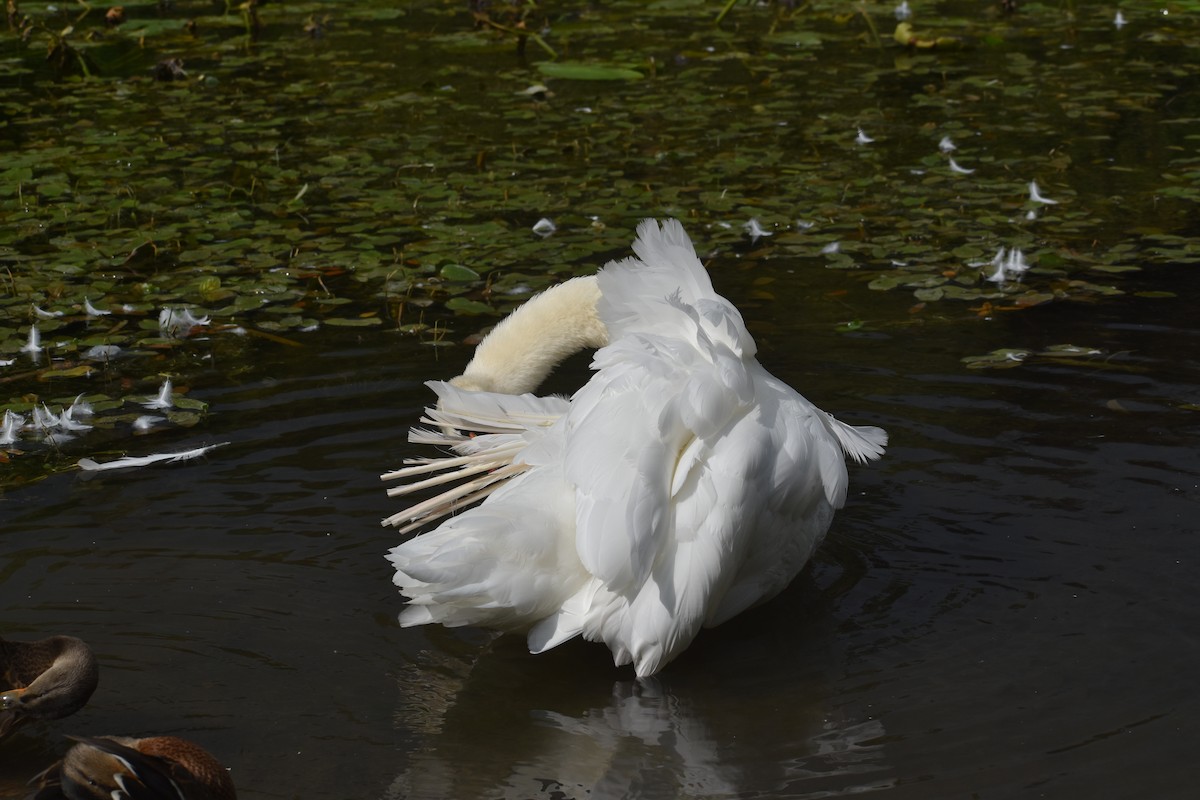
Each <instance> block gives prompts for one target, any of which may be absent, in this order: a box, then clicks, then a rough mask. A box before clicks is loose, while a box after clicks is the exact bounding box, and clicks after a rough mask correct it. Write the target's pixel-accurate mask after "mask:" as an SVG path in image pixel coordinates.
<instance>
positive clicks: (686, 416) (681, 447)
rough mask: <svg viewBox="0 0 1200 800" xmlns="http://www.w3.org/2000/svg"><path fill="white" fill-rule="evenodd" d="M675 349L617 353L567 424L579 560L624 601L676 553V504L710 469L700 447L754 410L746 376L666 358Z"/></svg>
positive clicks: (628, 343) (580, 397)
mask: <svg viewBox="0 0 1200 800" xmlns="http://www.w3.org/2000/svg"><path fill="white" fill-rule="evenodd" d="M674 344H675V343H673V342H669V341H668V342H663V341H658V340H656V339H654V338H653V337H629V338H627V339H625V340H622V341H620V342H617V343H614V344H612V345H609V347H607V348H605V349H604V350H602V351H601V352H600V353H598V354H597V359H596V364H597V366H599V370H598V371H597V373H596V374H595V376H594V377H593V378H592V380H591V381H590V382H589V383H588V385H587V386H585V387H584V388H583V389H581V390H580V391H579V392H578V393H577V394H576V395H575V397H574V398H573V400H572V404H571V409H570V411H568V414H567V418H566V424H567V427H566V437H567V438H566V451H565V456H566V461H565V464H566V475H567V479H568V481H570V482H571V483H572V484H573V485H574V486H575V487H576V523H575V524H576V543H577V546H578V549H579V558H580V560H581V561H582V562H583V564H584V566H585V567H586V568H587V569H588V571H589V572H591V573H592V574H593V575H595V576H596V577H597V578H600V579H601V580H602V581H604V583H605V585H606V586H607V587H608V588H609V589H610V590H612V591H614V592H618V593H619V592H623V591H626V590H629V589H631V588H633V587H637V586H640V585H641V584H642V583H643V582H644V581H645V579H646V577H647V575H648V574H649V572H650V570H651V568H652V567H653V565H654V562H655V560H656V558H657V557H658V554H659V553H660V552H661V551H662V550H663V548H664V547H665V546H666V545H667V542H666V541H665V537H667V536H669V535H670V533H669V532H670V530H671V529H672V528H671V526H672V524H673V522H672V509H671V503H672V498H673V496H674V495H675V493H676V492H677V491H678V489H679V487H680V486H681V485H682V484H683V482H684V481H685V480H686V477H687V474H688V473H689V472H690V471H691V470H693V469H697V468H701V467H702V466H703V464H702V463H701V462H700V461H698V460H697V459H696V457H695V455H694V453H695V452H696V449H695V447H693V443H694V442H696V441H697V440H704V439H707V438H708V437H712V436H717V435H719V431H720V430H721V429H722V428H723V427H724V426H725V425H726V423H727V422H728V421H729V420H730V419H732V418H734V417H735V416H737V415H739V414H741V413H743V412H744V410H745V408H746V403H745V402H744V400H743V397H744V396H745V395H746V394H747V393H748V389H747V387H746V385H745V384H747V383H748V382H749V377H748V376H747V374H746V372H745V370H744V369H743V370H735V369H728V370H722V369H716V368H714V366H713V364H712V363H711V362H710V361H709V360H708V359H707V358H700V359H688V358H681V357H679V355H680V353H679V352H674V353H672V356H674V357H670V358H664V357H663V354H664V351H666V350H669V349H674ZM684 349H686V348H684ZM692 352H693V355H694V354H695V353H696V351H695V350H693V351H692ZM718 360H719V359H718ZM689 361H692V362H693V363H691V364H689ZM697 361H698V362H700V363H695V362H697Z"/></svg>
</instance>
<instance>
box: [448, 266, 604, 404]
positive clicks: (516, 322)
mask: <svg viewBox="0 0 1200 800" xmlns="http://www.w3.org/2000/svg"><path fill="white" fill-rule="evenodd" d="M599 299H600V288H599V286H598V285H597V284H596V276H594V275H591V276H588V277H586V278H573V279H571V280H569V281H567V282H566V283H562V284H559V285H558V286H555V287H553V288H551V289H547V290H546V291H544V292H542V293H541V294H539V295H536V296H535V297H533V298H531V299H530V300H529V301H528V302H527V303H525V304H524V305H523V306H521V307H520V308H518V309H517V310H516V311H514V312H513V313H511V314H509V315H508V317H506V318H505V319H504V320H502V321H501V322H500V324H499V325H497V326H496V327H495V328H494V329H493V330H492V332H491V333H489V334H488V335H487V337H486V338H485V339H484V340H483V341H482V342H480V343H479V346H478V347H476V348H475V356H474V358H472V359H471V363H470V364H467V368H466V369H465V370H463V374H462V375H459V376H458V377H457V378H454V379H453V380H451V381H450V383H452V384H453V385H455V386H457V387H458V388H460V389H468V390H472V391H483V392H499V393H501V394H523V393H524V392H532V391H533V390H535V389H537V387H538V385H539V384H541V382H542V381H543V380H545V379H546V376H547V375H549V374H550V372H551V371H552V370H553V369H554V368H555V367H556V366H558V365H559V364H560V363H562V361H563V360H564V359H566V358H567V357H568V356H572V355H574V354H575V353H577V352H579V351H580V350H583V349H584V348H597V347H603V346H604V345H606V344H608V329H607V328H605V327H604V323H603V322H602V321H601V320H600V317H599V316H597V314H596V302H597V301H598V300H599Z"/></svg>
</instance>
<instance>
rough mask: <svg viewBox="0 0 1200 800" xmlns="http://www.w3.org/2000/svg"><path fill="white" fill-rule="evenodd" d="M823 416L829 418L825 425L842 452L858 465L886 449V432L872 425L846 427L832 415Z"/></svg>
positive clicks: (874, 457)
mask: <svg viewBox="0 0 1200 800" xmlns="http://www.w3.org/2000/svg"><path fill="white" fill-rule="evenodd" d="M825 416H826V417H828V418H829V423H828V425H827V427H828V428H829V431H830V432H831V433H832V434H833V435H834V436H835V437H836V438H837V440H838V444H840V445H841V446H842V451H843V452H845V454H846V455H848V456H849V457H850V458H852V459H854V460H855V461H857V462H858V463H859V464H864V463H866V462H867V461H874V460H875V459H877V458H879V457H880V456H882V455H883V449H884V448H885V447H887V443H888V435H887V431H885V430H884V429H883V428H876V427H874V426H872V425H862V426H854V425H847V424H846V423H844V422H842V421H840V420H838V419H837V418H836V417H834V416H833V415H832V414H829V413H826V414H825Z"/></svg>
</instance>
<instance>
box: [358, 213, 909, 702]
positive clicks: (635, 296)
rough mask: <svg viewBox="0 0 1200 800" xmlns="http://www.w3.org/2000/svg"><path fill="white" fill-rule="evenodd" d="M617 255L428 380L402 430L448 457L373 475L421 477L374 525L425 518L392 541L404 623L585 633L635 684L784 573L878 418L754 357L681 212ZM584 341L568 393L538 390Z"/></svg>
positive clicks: (546, 634)
mask: <svg viewBox="0 0 1200 800" xmlns="http://www.w3.org/2000/svg"><path fill="white" fill-rule="evenodd" d="M632 249H633V253H634V255H633V256H630V257H626V258H624V259H620V260H615V261H611V262H609V263H608V264H606V265H605V266H604V267H603V268H601V269H600V270H599V271H598V272H597V273H596V274H595V275H591V276H584V277H579V278H573V279H571V280H569V281H566V282H565V283H562V284H559V285H558V286H555V287H553V288H551V289H549V290H547V291H545V292H543V293H541V294H539V295H536V296H534V297H532V298H531V299H530V300H529V301H527V302H526V303H525V304H524V305H522V306H520V307H519V308H518V309H517V310H516V311H514V312H513V313H512V314H511V315H509V316H508V317H507V318H505V319H504V320H502V321H501V323H500V324H498V325H497V326H496V327H495V328H494V329H493V330H492V331H491V333H489V334H488V335H487V336H486V337H485V338H484V339H483V340H482V341H481V342H480V344H479V345H478V347H477V348H476V350H475V353H474V355H473V357H472V359H471V361H470V362H469V363H468V364H467V366H466V368H465V369H464V371H463V373H462V374H461V375H459V376H457V377H455V378H453V379H451V380H449V381H430V382H428V383H427V386H428V387H429V388H430V389H431V390H432V391H433V393H434V394H435V395H436V398H437V402H436V404H435V405H431V406H430V407H429V408H427V409H426V410H425V414H424V416H423V417H422V419H421V424H420V425H418V426H414V427H413V428H412V429H411V430H410V434H409V440H410V442H412V443H415V444H421V445H431V446H434V447H436V448H439V449H440V450H441V451H442V453H444V455H440V456H427V457H420V458H410V459H408V460H407V461H406V462H405V464H404V466H402V467H401V468H400V469H397V470H392V471H389V472H387V473H385V474H383V475H382V476H381V477H382V478H383V479H384V480H386V481H393V480H399V481H401V482H402V483H401V484H400V485H399V486H394V487H392V488H390V489H389V490H388V493H389V494H390V495H392V496H397V497H407V496H409V495H412V494H414V493H420V492H424V491H427V490H430V489H437V490H438V493H437V494H435V495H433V496H432V497H429V498H428V499H425V500H423V501H421V502H416V503H413V504H411V505H409V506H408V507H406V508H405V509H403V510H401V511H399V512H398V513H396V514H393V515H391V516H389V517H388V518H386V519H384V520H383V524H384V525H392V526H395V527H397V528H399V529H400V531H401V532H402V533H411V532H413V531H416V530H418V529H419V528H422V527H425V526H426V525H429V524H432V523H434V522H438V521H439V520H441V521H440V522H439V524H438V525H437V526H436V527H435V528H433V529H432V530H427V531H426V532H423V533H420V534H418V535H416V536H413V537H411V538H408V539H407V540H405V541H403V542H402V543H401V544H399V545H398V546H396V547H393V548H392V549H390V550H389V551H388V554H387V558H388V560H389V561H390V563H391V566H392V567H393V568H394V570H395V573H394V578H393V582H394V583H395V585H396V586H397V587H398V588H399V590H400V592H401V594H403V595H404V596H405V597H406V598H407V606H406V608H405V609H404V610H403V611H402V613H401V614H400V616H399V623H400V625H401V626H405V627H407V626H414V625H424V624H431V623H433V624H441V625H445V626H448V627H455V626H464V625H465V626H473V627H482V628H490V629H494V630H499V631H502V632H512V633H520V634H523V635H525V636H526V638H527V644H528V646H529V650H530V652H531V653H542V652H545V651H547V650H550V649H551V648H554V647H556V646H558V645H560V644H562V643H564V642H566V641H568V640H571V639H574V638H576V637H582V638H583V639H586V640H588V641H594V642H603V643H604V644H606V645H607V646H608V648H609V650H610V651H611V653H612V656H613V661H614V663H615V665H616V666H618V667H622V666H625V665H629V664H632V665H633V668H634V671H635V673H636V676H637V677H638V678H639V679H641V678H648V677H650V676H652V675H655V674H656V673H658V672H659V671H660V670H661V669H662V668H663V667H664V666H666V665H667V664H668V663H670V662H671V661H672V660H673V659H675V658H676V657H677V656H679V655H680V654H681V653H682V652H683V651H684V650H685V649H686V648H687V647H688V646H689V644H690V643H691V642H692V641H693V639H694V638H695V637H696V636H697V634H698V633H699V631H700V630H701V629H702V628H711V627H714V626H717V625H720V624H722V623H724V622H726V621H728V620H730V619H731V618H733V617H735V616H737V615H738V614H740V613H742V612H744V611H746V610H747V609H750V608H752V607H754V606H757V605H759V604H761V603H764V602H766V601H767V600H770V599H771V598H772V597H774V596H776V595H777V594H779V593H780V592H781V591H782V590H783V589H784V588H785V587H786V586H788V584H789V583H791V581H792V580H793V579H794V578H795V577H796V575H797V574H799V572H800V571H801V569H803V567H804V566H805V564H806V563H807V562H808V561H809V559H810V557H811V556H812V554H813V552H814V551H815V550H816V548H817V546H818V545H819V544H820V543H821V541H822V540H823V538H824V537H825V534H826V532H827V531H828V529H829V526H830V523H831V522H832V519H833V515H834V512H835V511H836V510H837V509H839V508H841V507H842V506H843V505H844V503H845V500H846V493H847V486H848V472H847V467H846V459H847V458H849V459H851V460H853V461H855V462H859V463H862V462H867V461H870V460H874V459H878V458H880V457H881V456H882V455H883V452H884V449H885V447H886V445H887V440H888V437H887V433H886V432H885V431H884V430H882V429H881V428H877V427H873V426H860V427H855V426H851V425H848V424H846V423H843V422H841V421H839V420H838V419H836V418H835V417H833V416H832V415H831V414H829V413H827V412H825V411H822V410H821V409H819V408H817V407H816V406H814V405H813V404H812V403H811V402H809V401H808V400H807V399H805V398H804V397H803V396H802V395H800V394H799V393H798V392H797V391H796V390H794V389H793V388H791V387H790V386H789V385H787V384H786V383H784V382H783V381H781V380H779V379H778V378H776V377H775V376H773V375H771V374H770V373H769V372H768V371H767V370H766V369H765V368H764V367H763V366H762V365H761V364H760V363H759V362H758V360H757V358H756V354H757V347H756V344H755V341H754V339H753V337H752V336H751V335H750V333H749V331H748V330H747V329H746V325H745V323H744V321H743V319H742V316H741V314H740V312H739V311H738V310H737V308H736V307H735V306H734V305H733V304H732V303H731V302H730V301H729V300H727V299H726V298H724V297H722V296H721V295H719V294H717V293H716V291H715V290H714V289H713V285H712V281H711V279H710V277H709V275H708V273H707V272H706V270H705V269H704V266H703V264H702V263H701V262H700V259H699V258H698V257H697V255H696V251H695V247H694V245H693V244H692V242H691V239H690V238H689V237H688V235H687V233H686V231H685V230H684V228H683V226H682V224H681V223H680V222H679V221H678V220H673V219H668V220H664V221H662V222H661V223H660V222H658V221H656V220H653V219H647V220H645V221H643V222H642V223H641V224H640V225H639V226H638V228H637V238H636V239H635V241H634V242H633V247H632ZM585 348H595V354H594V356H593V360H592V362H591V370H592V372H591V376H590V378H589V379H588V381H587V382H586V383H585V384H584V385H583V386H582V387H581V388H580V389H578V390H577V391H576V392H575V393H574V394H573V395H571V396H570V397H569V398H568V397H560V396H545V397H542V396H538V395H536V394H534V392H535V391H536V389H537V387H538V385H540V383H541V382H542V381H543V380H544V379H545V378H546V377H547V376H548V375H549V374H550V372H551V371H552V370H553V368H554V367H555V366H556V365H557V364H559V363H560V362H561V361H562V360H563V359H564V358H566V357H567V356H569V355H571V354H572V353H574V352H577V351H578V350H581V349H585ZM447 485H449V487H448V488H446V487H447ZM463 509H466V510H463ZM457 512H461V513H457Z"/></svg>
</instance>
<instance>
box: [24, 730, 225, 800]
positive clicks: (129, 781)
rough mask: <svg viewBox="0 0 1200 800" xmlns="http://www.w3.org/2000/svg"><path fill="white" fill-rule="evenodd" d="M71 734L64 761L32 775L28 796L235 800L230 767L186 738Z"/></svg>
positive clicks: (47, 799) (49, 799)
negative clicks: (32, 784) (32, 786)
mask: <svg viewBox="0 0 1200 800" xmlns="http://www.w3.org/2000/svg"><path fill="white" fill-rule="evenodd" d="M69 738H70V739H72V740H73V741H74V742H75V744H74V745H73V746H72V747H71V749H70V750H68V751H67V753H66V755H65V756H64V757H63V759H62V761H60V762H58V763H56V764H54V765H53V766H51V767H50V768H49V769H46V770H45V771H43V772H42V773H41V774H40V775H38V776H37V777H36V778H34V781H35V782H36V791H35V792H34V793H33V794H32V795H30V800H63V799H64V798H66V800H92V799H93V798H94V799H95V800H237V790H236V789H235V788H234V785H233V779H232V778H230V776H229V771H228V770H227V769H225V767H224V766H222V765H221V762H220V761H218V760H217V759H216V757H215V756H213V755H212V754H211V753H209V752H208V751H207V750H205V749H204V748H203V747H201V746H200V745H198V744H196V743H195V742H192V741H189V740H187V739H181V738H179V737H177V736H149V737H145V738H132V737H128V736H94V737H75V736H72V737H69Z"/></svg>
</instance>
